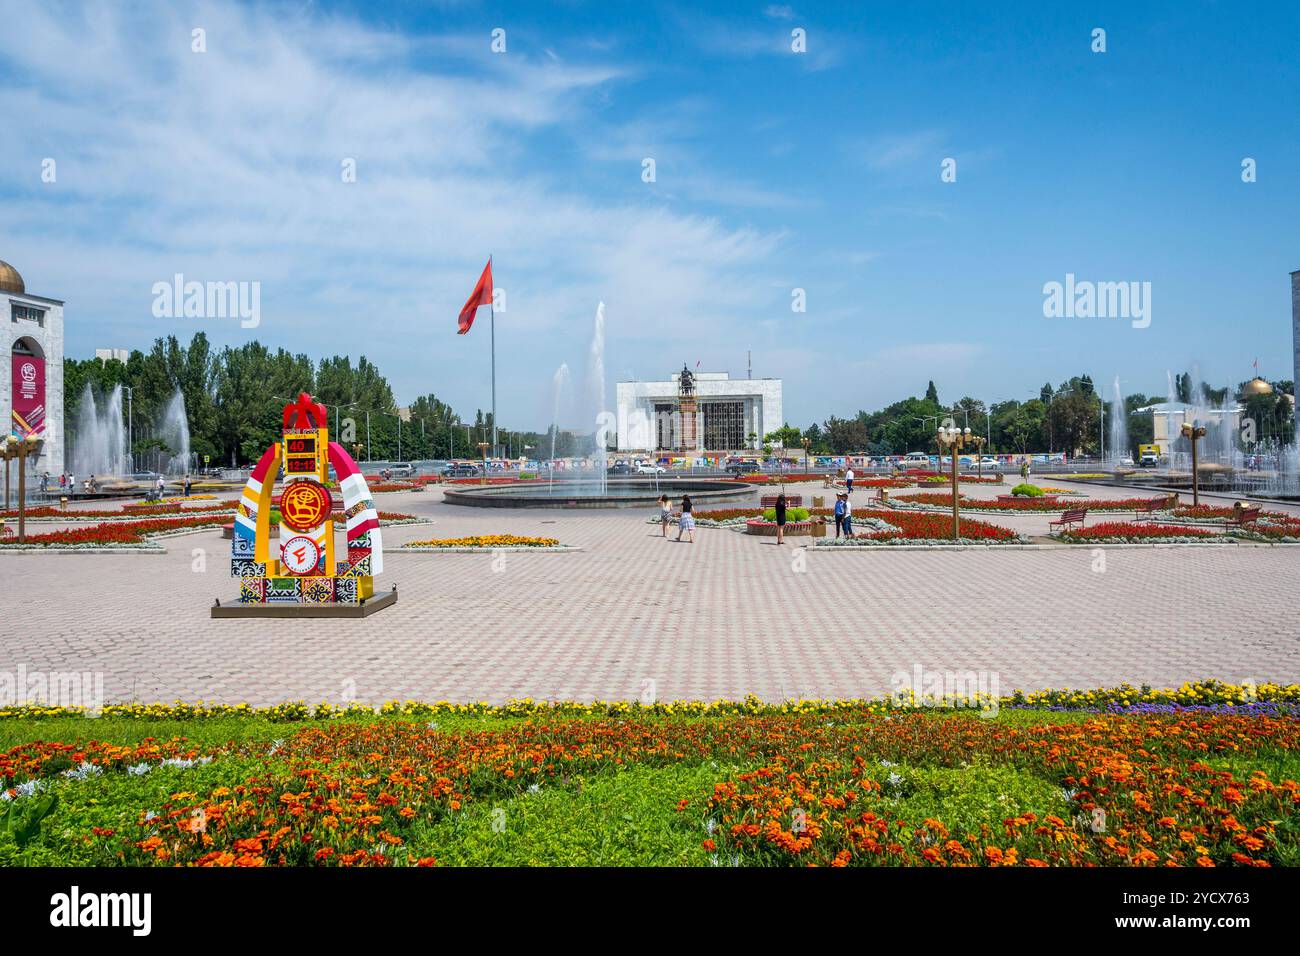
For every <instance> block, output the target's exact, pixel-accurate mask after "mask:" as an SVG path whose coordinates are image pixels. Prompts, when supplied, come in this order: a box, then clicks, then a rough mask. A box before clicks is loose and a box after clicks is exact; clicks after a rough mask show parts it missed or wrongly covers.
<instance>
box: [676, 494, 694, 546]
mask: <svg viewBox="0 0 1300 956" xmlns="http://www.w3.org/2000/svg"><path fill="white" fill-rule="evenodd" d="M692 507H693V506H692V505H691V496H690V495H682V516H681V517H680V518H678V519H677V540H678V541H680V540H682V532H683V531H685V532H686V535H687V542H688V543H689V544H694V543H695V515H694V514H692V513H691V511H692Z"/></svg>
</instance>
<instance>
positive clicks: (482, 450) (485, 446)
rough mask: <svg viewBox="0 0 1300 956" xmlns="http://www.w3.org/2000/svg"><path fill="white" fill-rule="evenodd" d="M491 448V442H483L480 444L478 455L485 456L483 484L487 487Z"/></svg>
mask: <svg viewBox="0 0 1300 956" xmlns="http://www.w3.org/2000/svg"><path fill="white" fill-rule="evenodd" d="M491 447H492V443H491V442H489V441H481V442H479V443H478V453H479V454H480V455H482V456H483V484H485V485H486V484H487V472H488V467H487V450H488V449H489V448H491Z"/></svg>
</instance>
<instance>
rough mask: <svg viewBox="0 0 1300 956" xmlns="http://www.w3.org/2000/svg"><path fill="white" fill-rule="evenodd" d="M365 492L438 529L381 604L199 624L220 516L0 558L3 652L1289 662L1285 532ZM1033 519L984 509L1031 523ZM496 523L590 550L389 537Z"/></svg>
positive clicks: (406, 695) (953, 664) (674, 668)
mask: <svg viewBox="0 0 1300 956" xmlns="http://www.w3.org/2000/svg"><path fill="white" fill-rule="evenodd" d="M799 490H800V491H802V492H803V493H804V494H810V493H814V494H815V493H820V491H818V490H816V489H813V488H812V487H810V486H806V487H804V488H801V489H799ZM963 491H965V489H963ZM862 495H863V498H864V504H865V496H866V492H865V491H864V492H862ZM381 499H382V500H381V503H380V507H381V508H384V509H385V510H400V511H407V512H413V513H418V514H421V515H424V516H428V517H431V518H432V519H433V520H434V521H436V524H433V525H421V526H411V527H393V528H390V529H386V530H385V533H384V534H385V543H386V544H387V545H388V547H389V549H390V550H389V553H388V557H387V561H386V569H385V573H384V574H383V575H382V576H381V577H380V578H379V579H378V580H377V581H376V586H377V589H379V590H387V589H388V588H389V586H391V585H392V584H394V583H395V584H397V585H398V586H399V593H400V599H399V602H398V604H397V605H396V607H394V608H391V609H389V610H387V611H384V612H382V613H380V614H377V615H375V616H373V617H371V618H367V619H365V620H359V621H335V620H315V621H280V620H256V621H239V620H220V621H213V620H211V619H209V617H208V608H209V607H210V606H211V604H212V602H213V599H214V598H221V599H222V601H223V602H224V601H230V600H234V599H235V597H236V595H237V592H238V582H236V581H233V580H232V579H231V578H230V576H229V542H226V541H223V540H222V539H221V538H220V536H219V534H218V533H216V532H202V533H196V534H193V535H188V536H182V537H175V538H170V539H164V541H163V542H162V543H163V544H164V545H165V547H166V548H167V553H166V554H165V555H78V554H60V555H54V554H23V555H20V554H4V555H0V575H3V579H4V583H5V591H6V593H7V594H8V595H9V598H10V605H9V606H10V608H11V610H10V612H9V613H7V614H6V616H5V618H4V622H3V624H0V632H2V634H0V650H2V651H3V660H0V670H5V671H9V672H16V670H17V668H18V667H19V665H25V667H26V668H27V670H28V671H29V672H32V671H45V672H50V671H99V672H103V674H104V685H105V694H106V697H107V699H108V700H110V701H123V700H132V699H134V700H140V701H148V702H152V701H159V700H161V701H170V700H175V699H181V700H187V701H194V700H206V701H220V702H227V703H234V702H240V701H247V702H249V703H252V704H257V705H264V704H271V703H275V702H279V701H283V700H292V699H303V700H307V701H308V702H311V703H315V702H318V701H330V702H333V703H342V702H344V701H346V700H349V699H356V700H360V701H363V702H366V703H371V704H374V703H380V702H382V701H385V700H391V699H419V700H456V701H472V700H487V701H493V702H500V701H504V700H507V699H509V698H516V697H532V698H534V699H555V698H565V699H581V700H590V699H598V698H602V699H635V698H640V697H641V696H642V695H643V694H646V693H650V694H653V695H654V696H655V697H657V698H658V699H660V700H664V699H674V698H695V699H715V698H738V697H743V696H744V695H745V694H749V693H753V694H757V695H758V696H760V697H762V698H765V699H769V700H780V699H783V698H796V697H861V696H873V695H883V694H887V693H888V692H889V691H890V689H891V676H892V675H893V674H894V673H895V672H897V671H910V670H911V669H912V668H913V667H914V666H916V665H920V666H922V667H926V668H934V669H943V670H961V671H985V672H993V673H996V674H997V676H998V680H999V684H1000V690H1001V691H1002V692H1003V693H1009V692H1010V691H1011V690H1013V689H1014V688H1016V687H1021V688H1024V689H1027V690H1028V689H1034V690H1037V689H1041V688H1044V687H1061V686H1066V685H1069V686H1074V687H1092V686H1098V685H1103V684H1116V683H1119V682H1122V681H1130V682H1133V683H1142V682H1148V683H1151V684H1156V685H1177V684H1179V683H1181V682H1183V681H1185V680H1193V679H1197V678H1204V677H1219V678H1222V679H1225V680H1231V681H1236V682H1239V681H1241V680H1243V679H1246V678H1250V679H1254V680H1256V681H1263V680H1278V681H1283V682H1292V681H1298V680H1300V628H1298V627H1297V622H1296V610H1295V608H1296V599H1295V595H1296V590H1295V582H1296V579H1297V574H1298V573H1300V548H1296V547H1274V548H1243V547H1231V546H1225V547H1221V548H1212V547H1202V548H1160V549H1152V548H1135V549H1124V548H1112V549H1107V550H1106V552H1105V555H1106V568H1105V571H1104V572H1103V573H1098V572H1096V571H1094V570H1093V550H1092V549H1089V548H1082V547H1081V548H1074V549H1063V550H1047V551H1024V550H1010V551H997V550H970V551H933V552H924V551H901V552H900V551H886V550H882V551H880V552H858V551H855V552H851V553H834V554H828V553H824V552H812V553H805V552H804V551H803V550H802V549H800V548H798V547H795V546H786V547H776V546H775V544H774V543H773V540H772V539H759V538H752V537H748V536H745V535H742V534H739V533H736V532H732V531H727V530H720V529H704V528H702V529H699V530H698V531H697V533H696V543H695V544H693V545H690V544H685V543H682V544H678V543H676V542H674V541H672V540H671V536H670V540H668V541H665V540H663V539H662V538H660V537H659V529H658V527H657V526H652V525H649V524H645V523H644V520H645V518H646V517H647V513H646V512H643V511H636V510H632V511H627V510H624V511H605V512H600V511H586V512H579V513H575V514H570V513H565V512H563V511H548V510H527V511H508V510H503V511H498V510H495V509H473V508H461V507H455V506H451V505H444V504H442V502H441V494H440V492H438V491H437V490H436V489H432V490H429V491H426V492H419V493H408V494H392V495H382V496H381ZM859 507H862V506H861V505H860V506H859ZM980 517H984V516H980ZM1049 517H1050V516H1046V515H1023V516H1022V515H1016V516H1012V517H1010V518H1007V519H1005V520H1004V519H1002V518H1001V517H999V519H998V521H999V522H1000V523H1005V524H1007V525H1008V526H1014V527H1017V529H1018V530H1021V531H1022V532H1025V533H1032V534H1042V533H1044V532H1045V531H1046V523H1047V520H1048V518H1049ZM495 532H507V533H515V534H533V535H548V536H552V537H558V538H560V539H561V540H562V541H563V542H564V543H566V544H573V545H578V546H581V547H582V548H583V549H585V550H583V551H582V552H580V553H573V554H527V553H518V552H509V553H503V554H499V555H496V556H494V555H490V554H481V555H479V554H427V553H405V554H404V553H402V552H400V551H397V550H396V546H397V545H400V544H401V543H403V542H405V541H411V540H415V539H417V538H427V537H451V536H460V535H467V534H486V533H495ZM794 540H796V541H797V540H799V539H794ZM800 557H803V558H805V559H806V560H804V561H803V563H802V565H801V564H800V562H799V561H798V560H797V559H798V558H800ZM29 594H30V595H50V597H48V598H43V599H40V600H36V601H32V602H27V603H24V602H23V601H22V595H29Z"/></svg>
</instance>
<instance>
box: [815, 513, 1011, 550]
mask: <svg viewBox="0 0 1300 956" xmlns="http://www.w3.org/2000/svg"><path fill="white" fill-rule="evenodd" d="M868 527H870V528H871V530H870V531H866V530H865V529H866V528H868ZM960 527H961V537H960V538H958V539H957V541H956V542H954V541H953V539H952V517H951V515H943V514H935V513H930V512H899V511H855V512H854V513H853V531H854V536H853V537H852V538H831V537H828V538H824V539H821V540H819V541H817V542H816V546H817V547H819V548H821V547H828V548H844V547H871V546H875V545H882V544H884V545H890V544H894V545H898V544H912V545H915V544H922V545H925V544H932V545H944V544H948V545H950V544H954V543H955V544H1019V543H1021V542H1023V541H1024V539H1023V538H1021V537H1020V535H1018V534H1017V533H1016V532H1014V531H1012V530H1011V529H1010V528H1003V527H1000V526H999V525H995V524H990V523H989V522H987V521H978V520H976V519H974V518H963V519H962V520H961V525H960Z"/></svg>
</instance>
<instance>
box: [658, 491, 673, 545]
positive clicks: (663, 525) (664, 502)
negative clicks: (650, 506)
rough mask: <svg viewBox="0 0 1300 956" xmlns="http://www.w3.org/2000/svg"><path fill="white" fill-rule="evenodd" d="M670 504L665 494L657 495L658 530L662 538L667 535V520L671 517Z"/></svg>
mask: <svg viewBox="0 0 1300 956" xmlns="http://www.w3.org/2000/svg"><path fill="white" fill-rule="evenodd" d="M672 510H673V508H672V505H670V504H669V503H668V496H667V495H660V496H659V532H660V535H661V536H662V537H664V538H666V537H668V521H669V519H670V518H672Z"/></svg>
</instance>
